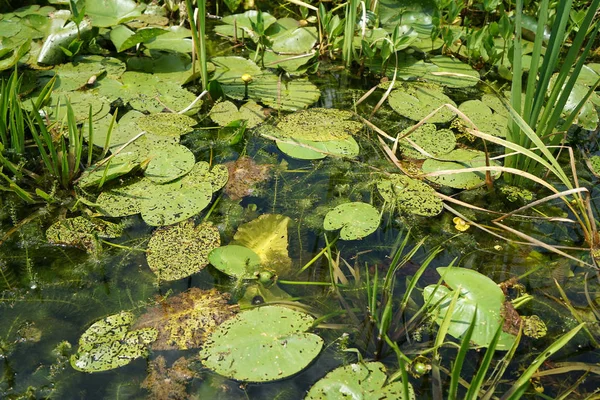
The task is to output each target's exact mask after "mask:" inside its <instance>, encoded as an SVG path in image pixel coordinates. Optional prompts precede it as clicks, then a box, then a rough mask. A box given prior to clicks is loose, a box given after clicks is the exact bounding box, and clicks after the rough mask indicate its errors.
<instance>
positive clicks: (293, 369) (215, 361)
mask: <svg viewBox="0 0 600 400" xmlns="http://www.w3.org/2000/svg"><path fill="white" fill-rule="evenodd" d="M313 322H314V319H313V318H312V317H311V316H310V315H308V314H305V313H302V312H299V311H295V310H291V309H289V308H285V307H278V306H265V307H259V308H255V309H252V310H248V311H242V312H241V313H239V314H237V315H236V316H235V317H233V318H231V319H229V320H227V321H225V322H224V323H223V324H221V325H220V326H219V327H218V328H217V330H216V331H215V332H213V334H212V335H211V336H210V337H209V339H208V341H207V343H206V344H205V346H204V347H203V348H202V350H201V351H200V358H201V359H202V363H203V364H204V366H205V367H206V368H208V369H210V370H213V371H215V372H216V373H218V374H220V375H223V376H226V377H228V378H231V379H235V380H238V381H243V382H271V381H276V380H280V379H284V378H287V377H289V376H291V375H294V374H296V373H298V372H300V371H302V370H303V369H304V368H306V367H307V366H308V365H309V364H310V363H311V362H312V360H313V359H314V358H315V357H317V355H318V354H319V353H320V351H321V348H322V347H323V339H321V338H320V337H319V336H317V335H315V334H313V333H308V332H306V331H307V330H308V329H310V328H311V327H312V324H313Z"/></svg>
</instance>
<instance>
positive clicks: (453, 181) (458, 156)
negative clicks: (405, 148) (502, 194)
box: [421, 149, 500, 189]
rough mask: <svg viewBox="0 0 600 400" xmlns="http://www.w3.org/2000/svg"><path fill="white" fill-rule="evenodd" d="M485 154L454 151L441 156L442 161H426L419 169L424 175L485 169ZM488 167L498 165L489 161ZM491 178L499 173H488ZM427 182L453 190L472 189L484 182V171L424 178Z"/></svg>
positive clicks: (476, 151) (464, 150)
mask: <svg viewBox="0 0 600 400" xmlns="http://www.w3.org/2000/svg"><path fill="white" fill-rule="evenodd" d="M485 165H486V163H485V153H483V152H482V151H478V150H467V149H456V150H453V151H451V152H450V153H448V154H445V155H444V156H443V161H442V160H434V159H431V158H430V159H427V160H425V162H424V163H423V166H422V167H421V168H422V170H423V172H424V173H425V174H429V173H435V172H439V171H451V170H460V169H465V168H477V167H485ZM490 165H496V166H497V165H499V164H498V163H497V162H495V161H490ZM490 174H491V176H492V177H493V178H497V177H499V176H500V172H499V171H490ZM426 178H427V180H429V181H431V182H434V183H437V184H439V185H443V186H449V187H451V188H455V189H473V188H475V187H477V186H481V185H482V184H483V183H484V182H485V171H483V172H479V171H475V172H456V173H451V174H445V175H437V176H426Z"/></svg>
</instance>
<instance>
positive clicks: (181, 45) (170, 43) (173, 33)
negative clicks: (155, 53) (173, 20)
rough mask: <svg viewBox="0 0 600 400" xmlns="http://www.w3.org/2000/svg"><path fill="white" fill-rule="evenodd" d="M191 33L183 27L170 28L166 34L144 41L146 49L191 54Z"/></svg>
mask: <svg viewBox="0 0 600 400" xmlns="http://www.w3.org/2000/svg"><path fill="white" fill-rule="evenodd" d="M191 37H192V31H190V30H189V29H187V28H185V27H183V26H171V27H169V28H168V30H167V33H165V34H164V35H160V37H155V38H153V39H151V40H147V41H144V46H146V48H148V49H155V50H166V51H177V52H180V53H191V52H192V48H193V43H192V39H190V38H191Z"/></svg>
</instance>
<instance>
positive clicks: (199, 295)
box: [134, 288, 237, 350]
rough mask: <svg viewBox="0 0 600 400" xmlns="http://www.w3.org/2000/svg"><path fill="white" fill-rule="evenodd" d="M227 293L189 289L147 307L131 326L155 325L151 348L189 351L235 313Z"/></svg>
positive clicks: (147, 326) (199, 345)
mask: <svg viewBox="0 0 600 400" xmlns="http://www.w3.org/2000/svg"><path fill="white" fill-rule="evenodd" d="M228 300H229V295H228V294H221V293H219V292H218V291H217V290H216V289H210V290H201V289H198V288H191V289H189V290H187V291H185V292H183V293H180V294H178V295H176V296H169V297H168V298H167V299H166V300H164V301H162V302H161V303H160V304H158V305H157V306H155V307H149V308H148V309H147V310H146V312H145V313H144V314H142V315H141V316H140V317H139V318H138V320H137V321H136V323H135V325H134V327H135V328H136V329H139V328H155V329H156V330H157V331H158V339H156V341H155V342H154V343H152V349H153V350H188V349H195V348H198V347H201V346H202V344H203V343H204V341H205V340H206V338H207V337H208V335H210V334H211V333H212V332H213V331H214V330H215V329H216V328H217V326H219V325H220V324H222V323H223V322H224V321H226V320H227V319H229V318H231V317H232V316H233V315H235V313H236V312H237V307H236V306H232V305H230V304H228Z"/></svg>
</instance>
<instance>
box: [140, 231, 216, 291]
mask: <svg viewBox="0 0 600 400" xmlns="http://www.w3.org/2000/svg"><path fill="white" fill-rule="evenodd" d="M220 244H221V238H220V235H219V230H218V229H217V228H215V227H214V226H213V225H212V224H211V223H203V224H200V225H198V226H195V225H194V223H193V222H190V221H188V222H181V223H179V224H177V225H173V226H167V227H164V228H159V229H157V230H156V231H154V233H153V234H152V237H151V238H150V241H149V242H148V253H147V255H146V257H147V260H148V266H149V267H150V269H151V270H152V272H154V273H155V274H156V276H157V277H158V279H159V280H160V281H175V280H177V279H181V278H185V277H188V276H190V275H193V274H195V273H197V272H200V271H201V270H202V269H203V268H204V267H206V265H208V254H209V253H210V252H211V251H212V250H213V249H215V248H217V247H219V245H220Z"/></svg>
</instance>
